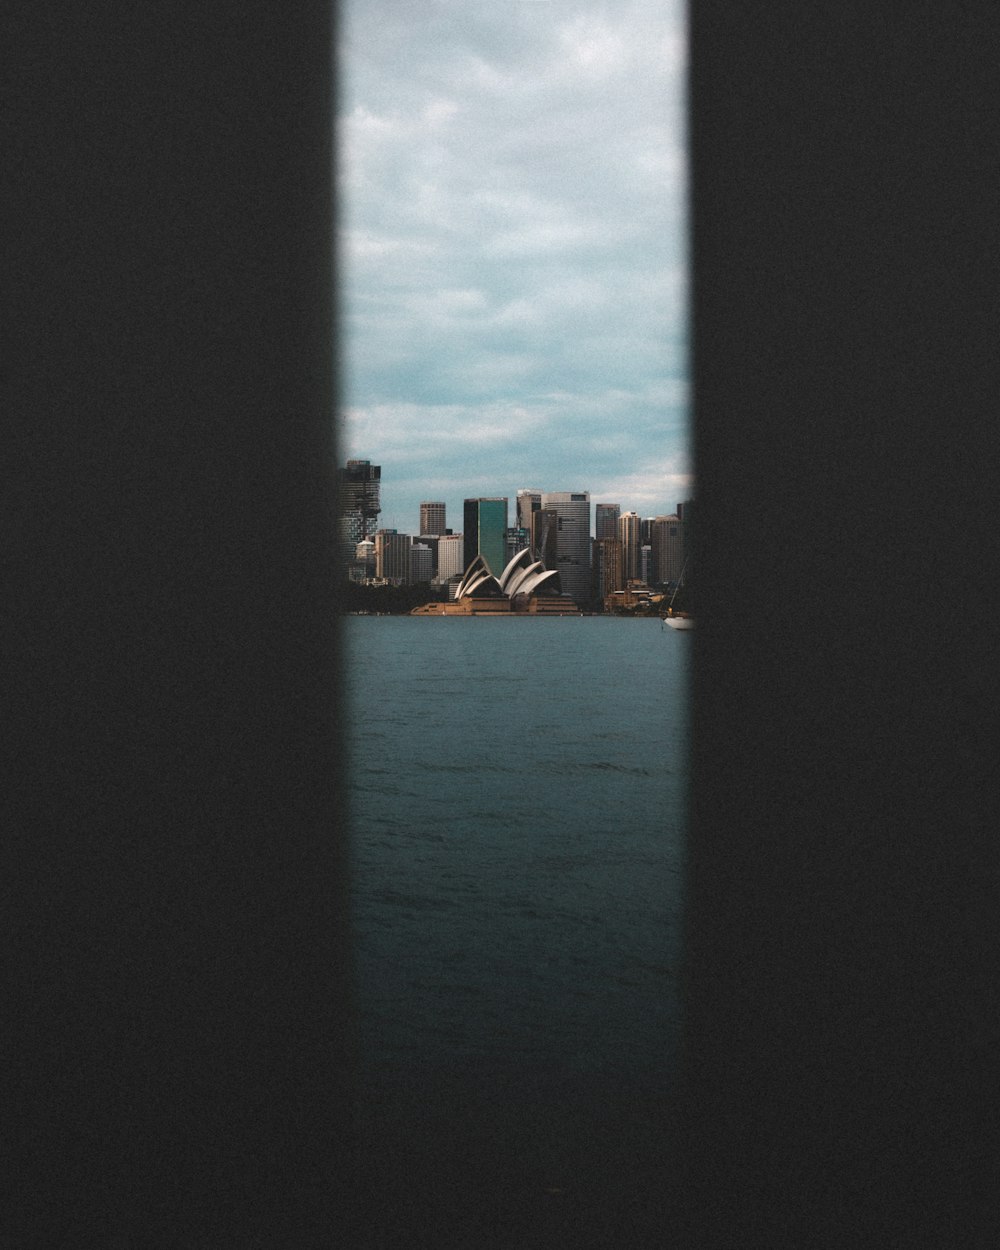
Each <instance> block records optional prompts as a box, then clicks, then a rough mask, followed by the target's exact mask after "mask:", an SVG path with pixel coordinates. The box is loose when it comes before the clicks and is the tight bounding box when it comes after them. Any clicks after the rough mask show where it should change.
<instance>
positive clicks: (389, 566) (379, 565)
mask: <svg viewBox="0 0 1000 1250" xmlns="http://www.w3.org/2000/svg"><path fill="white" fill-rule="evenodd" d="M375 576H376V577H384V578H385V579H386V580H387V581H390V582H396V583H397V584H398V585H401V586H406V585H408V584H409V581H410V536H409V534H400V533H398V532H397V531H396V530H378V531H377V532H376V534H375Z"/></svg>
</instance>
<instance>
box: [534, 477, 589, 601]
mask: <svg viewBox="0 0 1000 1250" xmlns="http://www.w3.org/2000/svg"><path fill="white" fill-rule="evenodd" d="M542 509H549V510H550V511H554V512H555V514H556V518H557V524H556V568H557V569H558V570H559V581H560V584H561V586H562V591H563V594H565V595H570V596H571V597H572V598H573V599H574V600H575V601H576V602H577V603H586V602H588V601H589V599H590V596H591V579H590V492H589V491H546V492H543V493H542Z"/></svg>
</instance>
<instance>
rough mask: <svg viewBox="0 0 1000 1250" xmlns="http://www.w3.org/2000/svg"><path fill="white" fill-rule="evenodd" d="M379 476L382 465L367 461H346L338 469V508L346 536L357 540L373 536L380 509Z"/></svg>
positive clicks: (380, 475) (380, 477)
mask: <svg viewBox="0 0 1000 1250" xmlns="http://www.w3.org/2000/svg"><path fill="white" fill-rule="evenodd" d="M381 479H382V466H381V465H378V464H372V463H371V461H370V460H348V462H347V467H346V468H343V469H338V470H337V511H338V513H339V514H340V517H341V519H342V521H343V522H344V523H346V524H345V526H344V528H346V529H347V531H349V532H348V533H347V534H345V537H347V538H348V539H350V538H353V540H354V542H356V543H359V542H362V541H363V540H364V539H366V538H374V536H375V530H376V528H377V526H378V514H379V513H380V512H381V511H382V508H381V505H380V500H379V495H380V492H381ZM355 530H356V531H357V534H356V536H355V533H354V531H355Z"/></svg>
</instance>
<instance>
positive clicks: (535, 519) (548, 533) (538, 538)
mask: <svg viewBox="0 0 1000 1250" xmlns="http://www.w3.org/2000/svg"><path fill="white" fill-rule="evenodd" d="M558 532H559V514H558V513H557V512H556V510H555V508H538V509H536V510H535V511H534V512H532V514H531V533H530V535H529V546H530V547H531V557H532V559H533V560H541V562H542V564H544V566H545V567H546V568H547V569H554V568H555V567H556V559H557V556H558V551H557V547H556V535H557V533H558Z"/></svg>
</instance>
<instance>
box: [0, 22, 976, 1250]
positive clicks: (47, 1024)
mask: <svg viewBox="0 0 1000 1250" xmlns="http://www.w3.org/2000/svg"><path fill="white" fill-rule="evenodd" d="M286 9H287V12H288V14H290V15H289V16H285V15H283V14H285V11H286ZM983 11H985V9H984V10H983ZM691 28H692V38H693V57H692V61H693V70H692V110H693V112H692V126H691V140H692V147H693V155H694V182H693V187H694V191H693V207H694V218H695V230H694V236H693V261H694V267H695V282H694V369H695V387H694V391H695V399H696V422H697V427H696V460H697V472H698V534H697V543H698V552H697V557H696V558H697V561H698V569H699V616H700V620H699V626H698V630H697V631H696V634H695V641H696V648H697V650H696V657H697V661H696V669H697V671H696V680H695V688H694V699H695V709H694V756H693V758H694V773H695V779H694V790H693V811H692V834H691V843H690V857H689V858H690V864H689V873H690V877H689V880H690V890H689V899H688V917H689V922H688V924H689V927H688V959H687V968H686V974H685V994H686V1003H687V1032H686V1039H685V1042H686V1064H685V1069H684V1079H685V1101H684V1127H683V1131H682V1132H681V1134H680V1136H679V1140H678V1153H679V1154H680V1155H681V1156H682V1157H683V1159H684V1161H685V1164H686V1167H685V1170H684V1172H683V1175H682V1180H681V1183H680V1185H679V1187H678V1188H677V1189H676V1191H675V1196H676V1197H677V1205H676V1207H675V1208H674V1218H673V1233H672V1236H673V1238H674V1241H675V1242H677V1241H680V1242H684V1243H685V1244H689V1245H693V1246H698V1247H703V1246H712V1245H739V1246H747V1245H766V1246H774V1245H781V1244H795V1245H836V1246H843V1245H848V1244H852V1245H857V1244H869V1245H890V1244H899V1245H906V1246H910V1245H914V1244H918V1243H919V1242H920V1241H921V1240H924V1241H926V1242H927V1243H929V1244H935V1245H954V1244H969V1236H968V1231H967V1230H968V1227H969V1226H970V1225H973V1224H977V1223H981V1222H982V1221H983V1220H984V1219H985V1218H986V1217H987V1216H989V1217H992V1216H993V1215H994V1214H995V1213H994V1212H993V1210H992V1204H993V1202H994V1200H995V1185H992V1184H991V1183H990V1180H989V1177H988V1174H987V1167H988V1163H989V1161H990V1160H991V1159H992V1158H994V1157H995V1151H994V1150H993V1145H994V1143H993V1142H992V1140H991V1137H990V1133H991V1126H992V1123H993V1119H994V1109H995V1075H994V1072H993V1062H992V1061H993V1059H994V1057H995V1053H996V1042H997V1032H996V1017H995V1001H994V999H995V994H994V989H993V986H994V981H993V978H992V967H991V963H992V961H991V956H992V955H994V954H995V900H996V897H997V886H998V884H1000V883H998V881H997V872H996V856H995V851H994V842H995V832H994V831H995V829H996V826H997V821H996V803H995V798H994V797H993V795H994V789H995V787H994V785H993V771H994V770H993V752H992V748H991V743H992V742H993V741H994V739H995V735H993V734H991V733H990V732H989V726H988V721H989V720H990V719H992V718H991V717H990V713H991V712H992V711H993V709H994V708H995V706H996V698H995V695H996V691H995V682H996V678H995V672H996V656H995V648H994V645H993V616H992V614H991V612H990V610H989V608H988V596H987V593H986V592H987V590H988V589H990V587H991V582H992V570H993V569H994V568H995V567H996V564H997V561H996V540H995V534H994V526H993V523H992V516H993V512H994V508H995V499H994V495H995V488H994V481H993V479H992V477H991V475H990V473H989V471H988V469H989V463H990V455H991V451H992V445H993V431H992V424H993V421H994V418H995V396H996V394H997V386H996V382H997V379H996V376H995V359H996V351H995V334H994V324H993V318H992V312H991V310H992V309H993V308H994V307H995V302H994V301H993V296H992V292H993V283H994V265H993V257H994V254H995V247H994V243H995V222H994V220H993V216H992V215H986V216H984V215H982V214H981V212H980V210H979V206H980V205H982V204H983V203H986V204H994V203H995V202H996V200H997V195H996V192H997V187H996V185H995V174H994V169H995V162H992V161H991V160H990V159H989V157H988V153H989V151H990V150H991V147H990V144H989V135H988V128H987V125H986V121H987V117H986V112H985V109H986V105H985V101H987V100H990V99H992V95H993V91H992V88H993V85H994V84H993V79H994V77H995V55H994V49H995V48H996V46H997V33H998V32H997V30H996V23H995V18H993V17H990V18H986V17H984V16H983V15H982V12H980V11H979V10H975V9H969V8H966V9H965V10H963V11H962V12H961V13H958V14H956V13H949V14H948V15H947V16H942V17H941V18H940V19H933V20H932V19H931V18H929V17H928V13H927V11H925V10H922V11H921V12H920V13H919V14H916V13H915V14H912V15H906V16H905V17H904V18H902V19H899V21H898V22H897V24H896V25H895V26H892V27H890V26H889V25H887V24H886V23H885V22H884V21H883V19H881V18H878V17H876V16H874V15H873V14H871V13H870V11H869V7H868V6H854V5H850V4H847V5H845V4H843V3H840V4H838V5H836V6H827V7H825V8H821V9H820V10H816V9H810V10H809V12H808V13H806V12H805V11H804V10H803V9H802V7H801V6H784V7H780V6H779V7H778V8H775V7H774V6H769V7H768V8H767V11H766V13H763V14H762V13H761V12H760V11H759V10H754V11H753V12H752V13H751V12H749V11H748V12H747V14H746V15H745V16H741V15H740V14H739V13H737V12H735V10H734V7H733V6H732V5H730V4H726V5H721V4H715V3H711V0H707V2H700V3H698V4H697V5H694V6H692V13H691ZM7 34H8V37H7V40H6V41H5V46H6V47H7V48H8V50H13V51H14V52H15V53H16V64H15V66H14V68H13V69H12V70H11V71H10V73H9V74H8V76H7V78H6V80H5V88H4V90H5V96H6V103H7V106H8V107H7V108H6V110H5V113H4V116H5V119H6V124H7V125H8V127H9V130H8V133H7V135H6V136H5V145H4V150H5V153H6V154H7V182H8V189H9V192H10V195H11V196H12V197H13V199H14V201H15V207H17V208H18V209H19V210H20V212H19V218H18V220H19V229H18V231H17V232H16V233H14V232H12V233H11V234H10V235H9V236H8V239H7V245H8V262H7V263H8V268H7V272H6V274H5V278H6V282H5V294H6V296H7V302H8V306H9V308H10V309H12V310H13V316H11V317H10V318H9V321H8V326H7V334H8V339H7V343H6V345H5V350H4V355H3V420H4V427H3V428H4V435H5V451H6V453H7V457H6V458H7V462H8V463H9V464H10V465H11V466H12V467H13V468H14V469H15V470H16V472H15V474H14V475H13V482H12V484H11V485H10V486H9V487H8V488H7V489H6V490H5V492H4V495H3V502H4V521H3V526H2V532H0V540H2V544H3V553H4V560H5V573H6V577H5V582H4V627H3V648H4V650H3V656H4V662H5V674H6V679H7V686H6V688H7V699H6V714H5V733H4V742H5V748H6V752H7V756H6V760H5V767H4V769H3V819H2V837H0V846H2V850H3V864H2V865H0V882H2V886H3V889H4V903H3V912H2V914H3V920H4V924H5V942H4V951H5V958H4V976H5V985H4V993H3V1007H4V1026H3V1031H2V1034H3V1039H4V1042H3V1045H4V1050H3V1054H2V1056H0V1071H2V1072H3V1077H4V1089H3V1097H2V1105H3V1108H4V1132H3V1134H2V1140H3V1150H4V1155H5V1162H4V1179H5V1182H6V1184H5V1189H6V1197H5V1199H4V1202H3V1204H2V1207H0V1240H3V1239H6V1243H7V1244H9V1245H11V1246H18V1247H19V1246H23V1245H53V1246H55V1245H74V1246H75V1245H91V1244H94V1245H109V1246H110V1245H121V1246H126V1245H135V1246H159V1245H163V1246H183V1247H188V1246H192V1245H205V1246H225V1245H233V1246H240V1247H243V1246H252V1245H260V1246H267V1247H271V1246H286V1245H287V1246H291V1247H299V1246H311V1245H317V1246H319V1245H328V1244H345V1245H352V1244H362V1243H361V1242H360V1240H359V1239H358V1237H356V1236H355V1235H354V1234H353V1233H352V1232H350V1231H349V1230H347V1231H345V1229H344V1225H343V1222H344V1220H345V1218H347V1216H346V1213H347V1212H348V1211H349V1210H350V1204H349V1203H347V1202H346V1196H347V1193H348V1192H349V1191H353V1182H354V1180H355V1179H356V1178H354V1177H352V1175H351V1171H350V1166H349V1161H350V1157H351V1155H350V1137H349V1134H348V1129H347V1124H346V1121H345V1115H344V1109H345V1085H346V1084H347V1078H346V1076H345V1075H344V1072H345V1069H344V1064H343V1062H342V1060H343V1057H344V1052H345V1047H346V1044H347V1043H346V1040H345V1021H346V1020H347V1019H348V1014H349V1013H348V1010H347V1009H348V1003H347V1001H346V1000H345V997H344V992H343V991H344V980H345V976H344V964H345V961H346V953H347V952H346V944H345V942H344V940H343V931H344V930H343V900H344V890H343V887H344V879H343V873H342V864H341V860H340V855H339V850H338V843H337V841H336V839H334V838H333V837H332V836H331V830H332V826H333V825H334V824H335V821H336V817H337V806H338V794H339V774H338V769H337V733H338V730H337V719H336V712H337V708H336V703H335V699H334V697H333V696H332V695H331V691H335V690H336V688H337V685H336V678H337V663H338V661H337V649H336V635H335V631H334V611H335V607H336V605H335V603H334V601H333V598H332V589H331V581H330V576H329V573H330V569H331V566H332V562H333V533H332V524H331V520H330V516H329V504H330V501H331V498H332V479H333V466H334V463H335V457H334V449H333V447H332V446H331V442H330V438H331V435H330V421H329V418H330V415H331V410H332V380H331V360H330V351H329V344H330V342H331V338H332V331H331V315H330V308H331V296H330V286H329V280H328V279H329V274H330V209H331V205H330V202H329V189H330V188H329V156H330V146H329V128H328V119H329V116H330V112H331V98H330V77H329V67H330V61H331V52H330V49H331V43H330V37H329V14H328V13H327V11H326V6H324V5H319V4H313V3H311V0H310V2H308V3H306V4H305V5H302V4H298V5H296V6H294V12H293V10H292V8H291V7H289V6H285V7H284V8H282V6H275V5H270V4H262V3H256V0H244V3H242V4H240V5H239V6H236V5H233V4H228V3H224V4H222V5H221V6H220V5H219V4H215V5H210V6H206V5H194V4H188V5H185V4H182V3H174V4H169V5H166V6H165V5H162V4H160V5H156V6H152V5H139V6H135V5H133V6H120V5H116V4H112V3H107V2H105V3H97V4H91V5H88V6H86V7H85V8H84V9H81V10H80V11H79V13H77V12H76V11H75V10H74V9H73V8H72V6H69V7H67V8H66V10H65V12H63V13H60V15H59V16H58V17H53V16H51V14H49V12H48V10H44V9H40V8H39V6H36V5H31V6H29V5H26V4H18V5H15V6H14V8H13V14H12V16H11V15H10V14H9V15H8V32H7ZM941 499H947V500H948V507H947V508H946V509H943V510H942V509H938V508H937V502H938V501H939V500H941ZM748 517H750V518H752V520H753V525H752V526H748V524H747V518H748ZM466 528H468V527H466ZM751 557H752V560H751ZM749 567H753V569H754V577H753V579H752V581H748V578H747V569H748V568H749ZM757 587H763V588H764V594H765V596H766V602H765V603H764V604H763V605H761V604H760V603H759V602H758V599H757V597H756V594H755V588H757ZM593 1152H594V1162H595V1168H599V1164H600V1158H601V1154H600V1152H601V1143H599V1142H595V1143H594V1144H593ZM404 1156H405V1151H404ZM671 1179H672V1177H668V1176H666V1175H665V1177H664V1182H665V1184H667V1182H668V1181H670V1180H671ZM482 1183H483V1184H484V1185H486V1186H487V1187H488V1183H489V1180H488V1175H487V1174H486V1173H484V1176H483V1178H482ZM418 1197H419V1196H418V1195H414V1199H415V1200H417V1199H418ZM453 1199H454V1195H453V1194H450V1193H449V1194H445V1195H443V1197H442V1201H443V1202H444V1201H453ZM595 1201H596V1199H595ZM423 1218H424V1219H425V1227H427V1228H430V1229H431V1230H432V1229H433V1223H434V1212H433V1210H432V1209H428V1208H427V1207H426V1205H425V1208H424V1210H423ZM635 1219H636V1223H637V1226H641V1225H642V1213H636V1216H635ZM992 1223H993V1225H994V1227H995V1220H992ZM331 1229H335V1230H336V1232H335V1234H333V1235H331ZM646 1232H647V1233H648V1236H649V1244H651V1245H653V1244H655V1245H659V1244H664V1240H663V1234H664V1225H663V1224H662V1222H657V1223H656V1226H655V1227H653V1224H652V1222H648V1223H647V1225H646ZM636 1235H638V1234H636ZM428 1244H435V1243H434V1238H433V1232H431V1233H430V1234H429V1240H428ZM437 1244H440V1242H438V1243H437Z"/></svg>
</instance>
